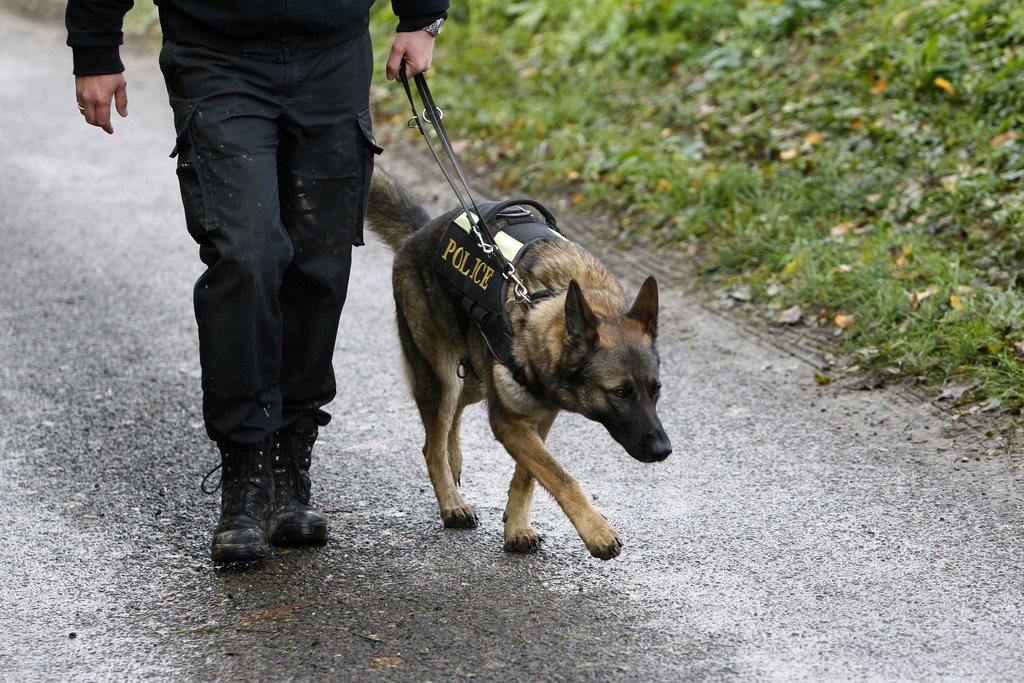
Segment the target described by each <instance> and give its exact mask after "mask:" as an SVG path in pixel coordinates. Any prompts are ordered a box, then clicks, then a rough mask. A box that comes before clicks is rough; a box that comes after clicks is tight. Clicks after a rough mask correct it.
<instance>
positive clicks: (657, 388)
mask: <svg viewBox="0 0 1024 683" xmlns="http://www.w3.org/2000/svg"><path fill="white" fill-rule="evenodd" d="M659 396H661V385H660V384H655V385H653V386H652V387H651V398H658V397H659Z"/></svg>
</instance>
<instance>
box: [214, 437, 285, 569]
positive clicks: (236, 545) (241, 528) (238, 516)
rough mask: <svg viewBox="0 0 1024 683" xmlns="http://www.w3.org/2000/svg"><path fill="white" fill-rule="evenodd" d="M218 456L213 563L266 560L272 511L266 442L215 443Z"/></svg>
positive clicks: (271, 485)
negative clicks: (217, 515) (217, 519)
mask: <svg viewBox="0 0 1024 683" xmlns="http://www.w3.org/2000/svg"><path fill="white" fill-rule="evenodd" d="M217 445H218V446H219V448H220V457H221V494H220V495H221V504H220V522H219V523H218V524H217V530H216V531H215V532H214V534H213V543H212V545H211V548H210V555H211V556H212V557H213V561H214V562H218V563H224V562H248V561H253V560H262V559H266V558H268V557H270V554H271V551H270V545H269V544H268V543H267V525H268V523H269V521H270V516H271V513H272V512H273V500H274V480H273V478H272V476H271V474H270V439H266V440H264V441H262V442H260V443H258V444H256V445H251V444H225V443H221V444H217Z"/></svg>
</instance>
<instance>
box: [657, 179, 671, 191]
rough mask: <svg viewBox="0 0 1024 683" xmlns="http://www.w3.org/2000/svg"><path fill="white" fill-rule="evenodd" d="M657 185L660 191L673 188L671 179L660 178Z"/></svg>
mask: <svg viewBox="0 0 1024 683" xmlns="http://www.w3.org/2000/svg"><path fill="white" fill-rule="evenodd" d="M657 187H658V192H665V191H667V190H671V189H672V181H671V180H659V181H658V186H657Z"/></svg>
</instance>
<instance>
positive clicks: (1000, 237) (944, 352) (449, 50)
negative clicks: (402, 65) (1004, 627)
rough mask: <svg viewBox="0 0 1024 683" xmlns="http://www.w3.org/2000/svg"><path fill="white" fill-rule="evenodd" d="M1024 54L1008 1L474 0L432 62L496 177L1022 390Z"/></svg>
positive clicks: (989, 405)
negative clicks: (599, 214) (558, 197)
mask: <svg viewBox="0 0 1024 683" xmlns="http://www.w3.org/2000/svg"><path fill="white" fill-rule="evenodd" d="M375 11H376V12H377V13H378V15H379V16H378V17H377V18H376V19H377V20H376V21H375V25H376V30H378V31H379V32H380V40H379V41H378V45H379V47H380V48H381V49H382V50H383V49H385V48H386V47H387V45H388V42H387V40H386V33H387V32H388V31H389V30H390V28H391V26H392V25H393V20H392V19H391V18H390V17H389V16H388V14H389V10H388V8H387V7H386V4H385V6H380V7H378V8H377V9H376V10H375ZM383 56H384V53H382V54H381V58H383ZM1022 71H1024V6H1021V5H1020V4H1019V3H1016V2H1010V1H1001V0H984V1H983V0H930V1H929V2H919V1H917V0H913V1H910V0H874V1H871V0H745V1H743V0H672V1H668V0H629V1H625V0H583V1H581V2H575V3H554V2H549V1H544V0H523V1H520V2H516V3H505V2H497V1H495V0H474V2H472V3H456V9H455V10H454V11H453V16H452V18H451V20H450V21H449V26H448V27H447V29H446V31H445V33H444V34H443V35H442V37H441V39H440V41H439V45H438V52H437V55H436V63H435V69H434V70H433V77H432V79H431V82H432V85H433V88H434V91H435V96H438V97H439V98H440V99H441V100H445V101H448V100H451V99H452V98H451V93H458V103H457V105H456V106H453V107H451V108H450V109H451V110H452V111H451V112H450V117H451V118H450V121H451V122H450V123H449V128H450V129H452V130H454V131H458V134H459V135H460V136H461V137H463V138H465V140H466V141H467V142H465V143H464V148H465V150H466V151H465V152H464V154H463V158H464V161H467V162H469V163H470V164H474V165H477V166H479V167H484V168H487V169H489V172H490V173H491V178H490V179H491V181H492V182H494V183H496V184H498V185H500V186H505V187H510V188H511V187H517V188H523V189H526V190H528V191H532V192H536V193H538V194H550V193H552V192H553V191H557V192H560V193H568V195H569V196H571V197H572V198H573V201H574V202H575V203H576V204H578V205H580V206H581V207H582V208H585V209H589V210H599V211H607V212H609V213H611V214H613V215H615V216H617V217H618V221H619V226H620V228H621V238H622V240H623V241H624V242H626V241H629V240H633V239H635V238H638V237H643V238H644V239H645V240H654V241H656V242H657V243H659V244H662V245H671V246H674V247H676V248H677V249H678V253H679V258H680V260H681V261H682V260H684V259H686V260H688V261H690V262H692V263H693V264H695V265H696V268H697V271H698V272H699V274H700V277H701V279H702V281H703V282H704V283H705V285H707V286H709V287H711V288H713V289H717V290H720V291H721V292H723V293H724V294H725V295H726V298H727V299H728V300H731V301H733V302H735V303H736V304H737V305H738V306H739V307H740V308H742V309H744V310H749V311H754V312H757V313H758V314H759V315H760V316H761V317H763V318H765V319H768V320H772V321H773V322H774V323H776V324H780V325H791V326H799V327H805V328H806V327H811V328H818V329H820V330H822V331H824V332H826V333H828V334H829V336H833V337H834V339H835V343H836V349H837V351H840V352H845V353H846V354H847V357H848V358H852V359H854V362H856V363H857V365H858V366H859V367H861V368H864V369H867V370H869V371H873V372H875V373H877V374H878V375H880V376H883V377H891V378H912V379H913V380H915V381H921V382H925V383H927V384H928V385H930V386H933V387H935V389H934V391H935V393H936V394H938V392H939V387H941V386H945V387H946V394H947V395H948V396H950V397H951V398H952V399H954V400H955V401H961V400H962V401H968V402H972V404H973V406H974V407H975V408H976V409H980V408H984V409H986V410H993V411H994V410H1004V411H1008V412H1012V413H1014V414H1019V413H1020V412H1021V409H1022V407H1024V381H1022V380H1024V364H1022V358H1024V274H1022V273H1021V270H1022V263H1024V229H1022V228H1024V219H1022V216H1024V184H1022V178H1024V146H1022V143H1024V140H1021V139H1019V138H1018V134H1020V133H1024V131H1022V127H1024V109H1022V107H1021V102H1024V80H1022V79H1021V77H1020V74H1021V73H1022ZM389 92H390V95H384V93H381V94H382V97H381V98H379V101H378V103H377V105H378V109H380V110H383V111H385V112H388V113H391V114H394V115H395V116H405V112H406V109H405V107H406V104H405V102H404V101H403V100H402V99H401V97H400V91H399V89H389ZM449 104H454V103H452V102H449ZM821 381H827V378H821Z"/></svg>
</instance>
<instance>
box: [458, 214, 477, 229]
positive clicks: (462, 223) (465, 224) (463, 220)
mask: <svg viewBox="0 0 1024 683" xmlns="http://www.w3.org/2000/svg"><path fill="white" fill-rule="evenodd" d="M473 220H476V214H473ZM455 224H456V225H457V226H459V227H460V228H462V229H463V230H465V231H466V233H467V234H468V233H469V232H470V231H471V230H472V229H473V224H472V223H470V222H469V218H468V217H467V215H466V214H465V213H462V214H459V217H458V218H456V219H455Z"/></svg>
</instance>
